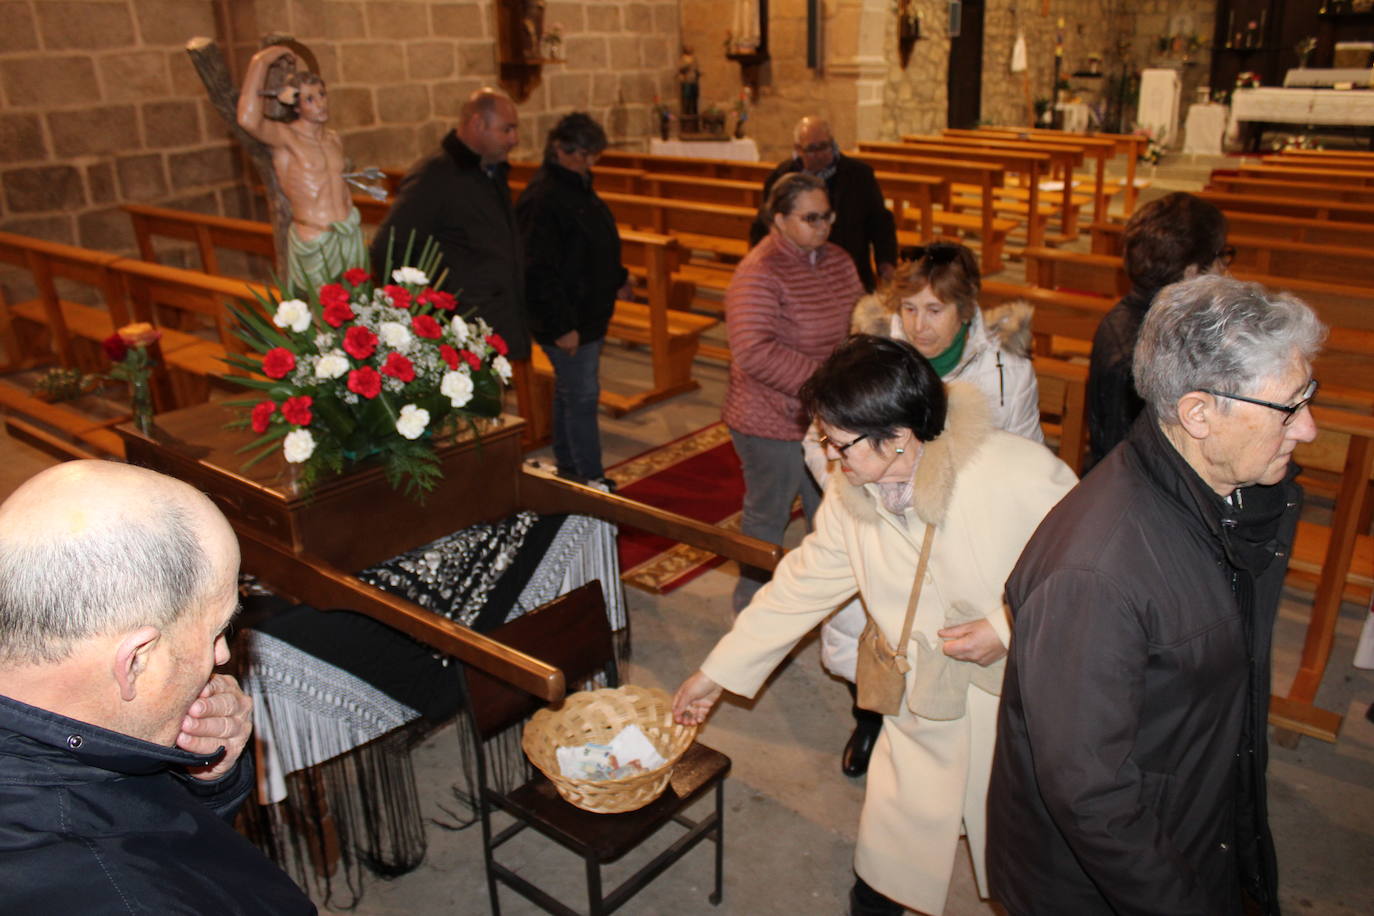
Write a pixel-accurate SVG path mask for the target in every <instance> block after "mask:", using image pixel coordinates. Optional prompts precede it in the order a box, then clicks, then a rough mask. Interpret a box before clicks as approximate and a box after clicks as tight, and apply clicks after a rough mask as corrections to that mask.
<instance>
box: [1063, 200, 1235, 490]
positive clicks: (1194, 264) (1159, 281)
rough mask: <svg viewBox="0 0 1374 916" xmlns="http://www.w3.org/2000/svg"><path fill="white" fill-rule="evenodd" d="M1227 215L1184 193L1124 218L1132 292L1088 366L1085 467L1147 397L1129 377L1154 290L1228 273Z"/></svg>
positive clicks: (1108, 321) (1100, 330)
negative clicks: (1087, 454) (1211, 274)
mask: <svg viewBox="0 0 1374 916" xmlns="http://www.w3.org/2000/svg"><path fill="white" fill-rule="evenodd" d="M1234 256H1235V249H1233V248H1228V247H1227V245H1226V216H1225V215H1224V214H1223V213H1222V212H1221V211H1220V210H1218V209H1217V208H1216V207H1214V206H1212V205H1211V204H1209V203H1208V202H1207V201H1205V200H1201V199H1199V198H1197V197H1194V196H1193V195H1192V194H1187V193H1184V192H1183V191H1175V192H1174V193H1173V194H1167V195H1165V196H1164V197H1161V198H1160V199H1159V200H1156V201H1152V202H1151V203H1149V204H1146V205H1145V206H1144V207H1141V208H1140V209H1139V210H1137V211H1136V212H1135V214H1134V215H1133V216H1132V217H1131V218H1130V220H1129V221H1128V222H1127V223H1126V233H1125V237H1124V238H1123V240H1122V260H1123V261H1124V263H1125V266H1126V276H1127V277H1129V278H1130V280H1131V291H1130V292H1129V293H1127V294H1126V295H1125V297H1123V298H1122V299H1121V301H1120V302H1118V303H1117V304H1116V305H1115V306H1114V307H1113V308H1112V310H1111V311H1110V312H1108V313H1107V314H1106V315H1104V316H1103V318H1102V322H1101V323H1100V324H1099V325H1098V326H1097V333H1096V334H1094V335H1093V349H1092V359H1091V364H1090V365H1089V368H1088V390H1087V402H1088V403H1087V409H1088V419H1087V422H1088V451H1089V456H1088V467H1090V468H1091V467H1092V466H1093V465H1095V464H1097V462H1099V461H1101V460H1102V458H1103V457H1105V456H1106V454H1107V453H1108V452H1110V451H1111V450H1112V449H1113V448H1115V447H1116V445H1117V443H1119V442H1120V441H1121V440H1123V439H1125V438H1126V433H1128V432H1129V431H1130V429H1131V424H1132V423H1134V422H1135V418H1136V417H1137V416H1139V415H1140V411H1141V410H1142V409H1143V408H1144V406H1145V402H1144V401H1142V400H1141V399H1140V395H1139V394H1137V393H1136V390H1135V383H1134V382H1133V381H1132V377H1131V361H1132V359H1133V357H1134V355H1135V339H1136V335H1137V334H1139V333H1140V325H1141V322H1143V321H1144V320H1145V313H1146V312H1148V311H1149V310H1150V303H1151V302H1153V301H1154V298H1155V294H1156V293H1158V292H1159V291H1160V290H1161V289H1163V288H1164V287H1166V286H1168V285H1169V284H1171V283H1177V282H1178V281H1180V280H1188V279H1191V278H1192V277H1196V276H1200V275H1202V274H1208V273H1225V272H1226V268H1228V267H1229V266H1230V265H1231V258H1232V257H1234Z"/></svg>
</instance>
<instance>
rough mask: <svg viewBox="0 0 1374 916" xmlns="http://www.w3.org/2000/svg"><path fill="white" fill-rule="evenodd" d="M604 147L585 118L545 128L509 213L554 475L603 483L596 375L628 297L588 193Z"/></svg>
mask: <svg viewBox="0 0 1374 916" xmlns="http://www.w3.org/2000/svg"><path fill="white" fill-rule="evenodd" d="M605 149H606V131H605V130H603V129H602V127H601V125H600V124H598V123H596V121H595V120H593V119H592V117H591V115H588V114H586V113H585V112H581V111H575V112H573V113H572V114H568V115H564V116H563V117H562V118H560V119H559V121H558V123H557V124H556V125H554V128H553V130H551V131H549V138H548V143H547V144H546V145H545V148H544V164H543V166H541V167H540V169H539V171H537V172H535V173H534V177H533V178H531V179H530V183H529V185H528V186H527V187H526V188H525V191H524V193H522V194H521V195H520V201H519V203H517V204H516V207H515V215H516V221H517V222H518V223H519V225H520V234H521V237H522V240H523V241H524V248H525V291H526V303H525V304H526V309H527V313H528V318H529V323H530V330H531V332H532V333H533V335H534V339H535V342H536V343H538V344H539V346H540V347H541V348H543V350H544V353H545V354H547V355H548V357H549V362H550V363H551V364H552V365H553V371H554V392H553V453H554V458H555V460H556V461H557V462H558V472H559V473H560V474H563V475H564V476H568V477H573V478H577V479H582V480H594V481H596V482H598V483H602V484H605V485H608V486H610V485H611V484H610V481H609V480H608V479H607V478H606V476H605V471H604V469H603V467H602V464H601V434H600V431H599V429H598V427H597V408H598V399H599V396H600V392H601V386H600V382H599V379H598V374H597V373H598V370H599V368H600V365H601V344H602V341H603V340H604V338H605V337H606V328H607V327H608V326H609V325H610V322H611V316H612V315H613V314H614V313H615V300H616V298H617V296H618V297H620V298H624V299H628V298H629V297H630V295H631V292H632V290H631V289H630V287H629V285H628V283H627V280H628V279H629V274H628V273H627V272H626V270H625V268H624V266H622V265H621V263H620V232H619V231H618V230H617V229H616V226H615V216H613V215H612V214H611V211H610V208H609V207H607V206H606V204H605V203H604V202H602V200H601V198H600V197H598V196H597V194H596V191H595V190H594V189H593V188H592V165H593V164H595V162H596V158H597V157H598V156H600V155H601V153H602V151H603V150H605Z"/></svg>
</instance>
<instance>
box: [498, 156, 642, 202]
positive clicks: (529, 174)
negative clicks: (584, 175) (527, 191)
mask: <svg viewBox="0 0 1374 916" xmlns="http://www.w3.org/2000/svg"><path fill="white" fill-rule="evenodd" d="M541 164H542V163H540V162H517V161H515V160H511V163H510V174H509V176H508V180H510V181H512V182H516V181H518V182H520V184H522V185H524V184H529V181H530V179H531V178H533V177H534V173H535V172H536V171H538V170H539V166H540V165H541ZM592 177H593V181H594V183H595V185H596V190H597V193H601V192H602V191H619V192H620V193H622V194H643V193H644V185H643V180H644V170H643V169H633V168H621V167H618V166H615V165H610V164H607V163H604V162H601V161H598V162H597V164H596V166H595V167H594V168H593V169H592Z"/></svg>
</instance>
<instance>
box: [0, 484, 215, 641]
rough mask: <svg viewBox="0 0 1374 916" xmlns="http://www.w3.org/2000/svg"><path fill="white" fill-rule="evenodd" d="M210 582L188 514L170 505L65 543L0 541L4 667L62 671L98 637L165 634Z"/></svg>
mask: <svg viewBox="0 0 1374 916" xmlns="http://www.w3.org/2000/svg"><path fill="white" fill-rule="evenodd" d="M209 579H210V562H209V559H208V558H207V557H206V554H205V551H204V550H203V549H202V548H201V546H200V543H199V541H198V539H197V537H196V531H195V528H194V526H193V524H192V523H191V516H190V513H189V512H188V511H187V509H186V508H185V507H184V506H182V505H178V504H177V503H176V502H175V501H173V500H169V499H159V500H157V501H156V502H155V503H154V504H153V505H152V506H151V507H150V509H149V511H148V513H147V515H146V516H145V517H143V518H139V519H120V520H119V523H118V524H112V525H106V526H102V527H98V528H95V529H94V530H90V531H88V532H85V533H81V534H76V535H73V536H71V537H66V538H62V539H60V540H59V539H55V538H43V539H26V538H23V537H12V536H10V537H6V536H3V535H0V664H7V665H12V664H37V663H42V662H49V663H53V662H60V661H62V660H63V659H65V658H67V657H68V656H69V655H70V654H71V652H72V649H73V648H74V646H75V645H76V644H77V643H79V642H81V641H83V640H86V639H90V638H92V637H96V636H102V635H106V634H111V633H119V632H123V631H127V630H132V629H135V628H137V627H140V626H155V627H158V628H160V629H161V628H166V627H168V626H170V625H171V624H173V623H175V622H176V621H177V620H179V619H180V618H181V617H182V616H183V614H185V613H186V612H187V611H188V610H189V609H190V608H191V607H192V606H194V605H195V604H196V599H198V598H199V597H201V595H202V594H203V593H204V592H205V591H206V589H208V588H209V587H210V584H211V583H210V582H209Z"/></svg>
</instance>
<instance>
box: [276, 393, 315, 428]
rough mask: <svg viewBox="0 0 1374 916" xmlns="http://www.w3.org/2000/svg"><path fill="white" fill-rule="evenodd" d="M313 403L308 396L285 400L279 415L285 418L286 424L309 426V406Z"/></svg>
mask: <svg viewBox="0 0 1374 916" xmlns="http://www.w3.org/2000/svg"><path fill="white" fill-rule="evenodd" d="M314 402H315V399H314V398H312V397H310V395H308V394H301V395H297V396H296V397H294V398H287V399H286V400H285V401H283V402H282V405H281V415H282V416H283V417H285V418H286V422H287V423H294V424H295V425H296V426H309V425H310V405H311V404H313V403H314Z"/></svg>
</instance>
